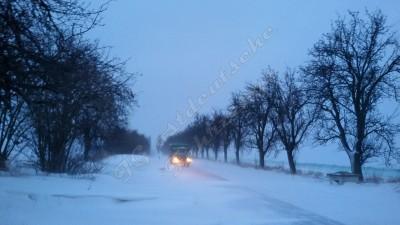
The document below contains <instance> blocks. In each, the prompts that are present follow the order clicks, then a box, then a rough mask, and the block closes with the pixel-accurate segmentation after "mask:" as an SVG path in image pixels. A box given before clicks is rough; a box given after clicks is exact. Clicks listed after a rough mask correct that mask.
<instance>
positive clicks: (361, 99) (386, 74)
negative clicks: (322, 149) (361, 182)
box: [304, 11, 400, 179]
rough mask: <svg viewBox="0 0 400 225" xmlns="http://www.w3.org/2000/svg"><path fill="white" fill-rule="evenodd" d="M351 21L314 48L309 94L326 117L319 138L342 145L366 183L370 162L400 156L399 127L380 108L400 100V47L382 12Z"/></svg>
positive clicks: (308, 70)
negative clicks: (365, 172) (399, 151)
mask: <svg viewBox="0 0 400 225" xmlns="http://www.w3.org/2000/svg"><path fill="white" fill-rule="evenodd" d="M348 16H349V18H347V19H346V18H339V19H338V20H336V21H335V22H334V24H333V26H332V31H331V32H329V33H327V34H325V35H324V36H323V37H322V38H321V40H319V41H318V42H317V43H316V44H315V45H314V47H313V48H312V50H311V51H310V56H311V60H310V62H309V63H308V64H307V66H305V68H304V72H305V74H306V78H305V83H306V84H307V85H308V90H307V93H308V94H309V96H310V97H312V98H313V99H314V102H315V103H317V104H319V106H320V109H321V110H322V112H323V114H322V115H323V116H322V118H321V120H319V123H320V126H319V129H318V134H317V139H318V140H319V141H321V142H324V143H325V142H328V141H333V140H338V141H339V142H340V143H341V146H342V149H343V150H344V151H345V152H346V153H347V155H348V157H349V159H350V162H351V169H352V172H353V173H356V174H359V175H360V177H361V179H362V175H363V174H362V165H363V164H364V163H365V162H367V160H368V159H371V158H373V157H379V156H383V155H384V156H387V159H388V157H389V156H391V155H392V154H394V152H395V151H397V148H396V147H395V145H394V137H395V134H396V133H397V132H398V130H399V129H398V128H399V127H398V126H397V125H395V124H394V123H393V122H392V121H391V118H389V117H387V116H385V115H384V114H382V113H381V112H380V110H379V109H380V108H381V107H380V106H381V104H380V103H381V102H382V101H383V100H384V99H387V98H389V99H392V98H395V99H396V100H398V91H399V82H398V81H399V72H400V47H399V42H398V38H397V37H398V36H397V34H396V33H394V32H392V31H390V29H389V27H388V26H387V25H386V17H385V16H384V15H383V14H382V13H381V12H380V11H376V12H373V13H370V12H366V16H365V17H362V16H361V15H360V14H359V13H357V12H349V15H348Z"/></svg>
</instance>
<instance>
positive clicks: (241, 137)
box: [228, 94, 248, 164]
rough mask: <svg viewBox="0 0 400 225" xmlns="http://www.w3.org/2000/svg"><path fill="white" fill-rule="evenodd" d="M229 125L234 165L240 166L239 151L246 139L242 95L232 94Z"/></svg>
mask: <svg viewBox="0 0 400 225" xmlns="http://www.w3.org/2000/svg"><path fill="white" fill-rule="evenodd" d="M228 111H229V113H230V114H229V118H230V123H231V134H232V142H233V145H234V147H235V158H236V163H237V164H240V150H241V149H242V147H243V146H244V144H245V141H246V137H247V132H248V129H247V126H246V123H247V122H246V110H245V99H244V96H243V94H233V95H232V99H231V103H230V105H229V107H228Z"/></svg>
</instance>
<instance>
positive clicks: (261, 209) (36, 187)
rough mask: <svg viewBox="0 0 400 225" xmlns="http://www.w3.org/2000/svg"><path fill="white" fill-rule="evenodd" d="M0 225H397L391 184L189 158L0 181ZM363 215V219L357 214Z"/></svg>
mask: <svg viewBox="0 0 400 225" xmlns="http://www.w3.org/2000/svg"><path fill="white" fill-rule="evenodd" d="M0 201H1V202H2V203H1V205H0V218H1V220H0V225H22V224H24V225H25V224H32V225H42V224H43V225H45V224H49V225H54V224H60V225H63V224H76V225H79V224H82V225H83V224H96V225H101V224H104V225H106V224H119V225H123V224H127V225H128V224H129V225H147V224H168V225H181V224H182V225H217V224H220V225H225V224H226V225H267V224H271V225H272V224H282V225H284V224H296V225H301V224H304V225H320V224H321V225H322V224H328V225H340V224H348V225H350V224H351V225H357V224H360V225H361V224H363V225H369V224H387V225H390V224H393V225H395V224H399V221H400V219H399V218H400V217H399V215H398V214H397V213H396V212H398V211H399V209H400V204H399V203H400V193H398V192H396V189H395V187H394V186H393V185H361V186H360V185H357V184H346V185H343V186H336V185H330V184H329V183H328V182H326V181H320V180H315V179H311V178H304V177H300V176H294V177H293V176H290V175H286V174H281V173H274V172H267V171H261V170H255V169H250V168H248V169H245V168H240V167H237V166H234V165H227V164H222V163H215V162H211V161H204V160H195V162H194V164H193V166H192V167H190V168H170V167H169V166H168V164H167V163H166V161H165V159H158V158H152V159H150V160H148V159H146V158H141V157H126V156H125V157H122V156H119V157H113V158H112V159H109V160H107V161H106V165H105V168H104V172H103V173H102V174H99V175H96V176H95V179H82V178H79V179H78V178H71V177H68V176H58V175H57V176H56V175H52V176H20V177H11V176H2V177H0ZM361 212H363V213H364V214H363V216H362V217H361V216H360V213H361Z"/></svg>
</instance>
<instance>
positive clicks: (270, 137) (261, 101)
mask: <svg viewBox="0 0 400 225" xmlns="http://www.w3.org/2000/svg"><path fill="white" fill-rule="evenodd" d="M275 73H276V72H275V71H273V70H272V69H267V70H266V71H265V72H264V73H263V77H262V80H261V82H259V83H258V84H255V85H249V86H248V87H247V93H246V105H245V111H246V120H247V127H248V129H249V142H248V143H249V144H250V147H255V148H256V149H257V150H258V154H259V165H260V167H265V155H266V154H267V153H268V152H270V151H271V150H272V149H273V146H274V144H275V143H276V130H275V128H274V126H273V125H272V121H271V120H270V117H271V116H272V113H273V104H272V102H271V101H270V100H271V99H273V98H274V94H275V93H274V92H273V89H272V88H271V87H270V84H271V83H270V82H268V77H269V76H272V75H273V74H275Z"/></svg>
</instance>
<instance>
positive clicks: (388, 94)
mask: <svg viewBox="0 0 400 225" xmlns="http://www.w3.org/2000/svg"><path fill="white" fill-rule="evenodd" d="M389 28H390V27H389V26H388V25H387V24H386V17H385V16H384V15H383V14H382V13H381V12H380V11H376V12H373V13H371V12H366V13H365V16H361V15H360V14H359V13H356V12H349V15H348V17H347V18H345V17H340V18H339V19H337V20H336V21H335V22H334V23H333V24H332V30H331V31H330V32H329V33H326V34H324V35H323V36H322V38H321V39H320V40H319V41H318V42H317V43H316V44H315V45H314V46H313V48H312V49H311V50H310V52H309V56H310V60H309V61H308V62H307V63H306V64H305V65H304V66H302V67H300V68H298V69H287V70H286V71H284V72H283V73H279V72H278V71H276V70H273V69H271V68H268V69H266V70H264V72H263V74H262V77H261V79H260V80H259V82H256V83H254V84H249V85H247V86H246V88H245V90H243V91H241V92H238V93H234V94H233V95H232V98H231V101H230V105H229V107H228V108H227V109H226V110H224V111H215V112H214V113H213V114H212V115H197V116H196V117H195V119H194V121H193V122H192V123H191V124H189V125H188V126H187V127H186V128H185V129H184V130H183V131H181V132H179V133H176V134H174V135H172V136H170V137H168V138H167V140H164V142H163V144H164V149H167V148H168V145H169V144H171V143H176V142H180V143H186V144H188V145H190V146H191V147H192V151H193V153H194V154H195V155H196V156H198V157H203V158H210V157H211V156H210V151H213V153H214V158H215V159H217V157H218V152H219V151H223V154H224V161H225V162H227V150H228V147H229V146H230V145H231V144H232V145H233V147H234V150H235V156H236V162H237V163H238V164H239V163H240V154H239V153H240V151H241V150H242V149H243V148H244V147H250V148H253V149H256V150H257V151H258V155H259V166H260V167H264V166H265V156H266V155H267V154H269V153H271V152H273V151H274V152H276V151H278V150H280V151H284V152H285V153H286V155H287V159H288V164H289V167H290V171H291V173H293V174H295V173H296V161H295V155H296V153H297V152H298V151H299V150H300V145H301V144H302V143H303V142H304V141H305V140H306V139H307V137H309V136H310V134H312V136H313V137H314V140H315V141H317V142H318V143H321V144H324V143H328V142H336V143H338V144H339V146H340V148H341V149H342V150H344V152H346V153H347V156H348V157H349V161H350V165H351V170H352V172H353V173H356V174H358V175H360V177H361V179H363V176H362V175H363V173H362V166H363V165H364V164H365V163H366V162H367V161H368V160H370V159H372V158H376V157H383V158H384V159H385V160H386V162H387V163H390V161H392V160H393V159H397V160H398V159H399V148H398V145H396V143H395V138H396V137H397V136H396V135H397V134H398V133H399V131H400V127H399V125H398V124H396V123H394V121H393V118H392V117H390V116H387V115H386V114H384V113H383V112H381V111H380V109H381V108H382V106H381V103H382V102H383V101H385V100H389V101H393V100H396V101H398V100H399V90H400V89H399V88H400V87H399V84H400V82H399V78H400V76H399V74H400V46H399V40H398V36H397V35H398V34H396V33H395V32H392V31H391V30H390V29H389Z"/></svg>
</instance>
